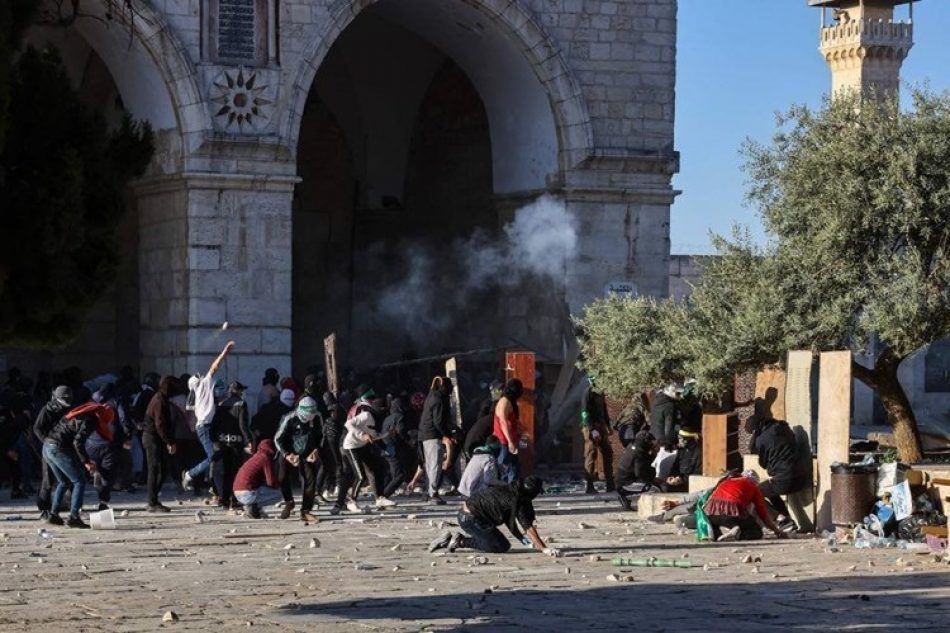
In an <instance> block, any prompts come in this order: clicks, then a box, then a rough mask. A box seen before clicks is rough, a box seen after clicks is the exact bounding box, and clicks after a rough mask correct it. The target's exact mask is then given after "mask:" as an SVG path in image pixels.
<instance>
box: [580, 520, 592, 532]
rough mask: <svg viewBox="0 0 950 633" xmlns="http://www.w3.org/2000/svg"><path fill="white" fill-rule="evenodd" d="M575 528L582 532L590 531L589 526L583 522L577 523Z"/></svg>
mask: <svg viewBox="0 0 950 633" xmlns="http://www.w3.org/2000/svg"><path fill="white" fill-rule="evenodd" d="M577 527H579V528H580V529H582V530H589V529H590V526H589V525H588V524H586V523H584V522H583V521H580V522H578V524H577Z"/></svg>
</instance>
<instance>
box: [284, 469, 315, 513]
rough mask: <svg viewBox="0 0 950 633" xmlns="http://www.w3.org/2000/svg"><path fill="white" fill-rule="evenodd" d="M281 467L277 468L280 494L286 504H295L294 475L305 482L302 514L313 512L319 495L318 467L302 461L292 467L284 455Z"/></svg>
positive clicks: (301, 504) (301, 506) (301, 507)
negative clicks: (314, 502) (315, 499)
mask: <svg viewBox="0 0 950 633" xmlns="http://www.w3.org/2000/svg"><path fill="white" fill-rule="evenodd" d="M278 459H279V460H280V465H279V466H278V467H277V473H278V477H279V478H280V492H281V494H282V495H283V497H284V503H293V502H294V490H293V480H294V474H295V473H297V476H298V477H300V479H301V480H302V481H303V492H302V497H303V498H302V499H301V503H300V511H301V512H310V511H311V510H313V501H314V497H315V496H316V494H317V465H316V464H314V463H312V462H308V461H306V460H305V459H303V458H301V459H300V465H299V466H292V465H291V464H290V462H288V461H287V460H286V459H285V458H284V456H283V455H279V456H278Z"/></svg>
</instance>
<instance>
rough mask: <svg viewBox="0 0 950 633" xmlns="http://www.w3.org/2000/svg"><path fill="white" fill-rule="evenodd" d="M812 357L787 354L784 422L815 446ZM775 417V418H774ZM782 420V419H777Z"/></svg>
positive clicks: (804, 354) (802, 354)
mask: <svg viewBox="0 0 950 633" xmlns="http://www.w3.org/2000/svg"><path fill="white" fill-rule="evenodd" d="M812 359H813V355H812V353H811V352H809V351H804V352H789V353H788V364H787V369H786V379H785V420H786V421H787V422H788V425H789V426H790V427H792V429H793V430H794V429H797V428H800V429H802V430H803V431H804V432H805V434H806V435H807V436H808V440H809V444H810V445H811V446H814V445H815V438H814V437H813V436H812V435H813V431H814V429H812V418H813V415H812V409H811V403H812V398H811V367H812ZM776 417H777V416H776ZM779 419H782V418H779Z"/></svg>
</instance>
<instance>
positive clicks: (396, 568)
mask: <svg viewBox="0 0 950 633" xmlns="http://www.w3.org/2000/svg"><path fill="white" fill-rule="evenodd" d="M400 569H402V567H400V566H399V565H396V566H395V567H393V571H399V570H400Z"/></svg>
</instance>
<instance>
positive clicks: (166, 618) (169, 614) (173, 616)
mask: <svg viewBox="0 0 950 633" xmlns="http://www.w3.org/2000/svg"><path fill="white" fill-rule="evenodd" d="M162 622H178V614H177V613H175V612H174V611H166V612H165V615H163V616H162Z"/></svg>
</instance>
